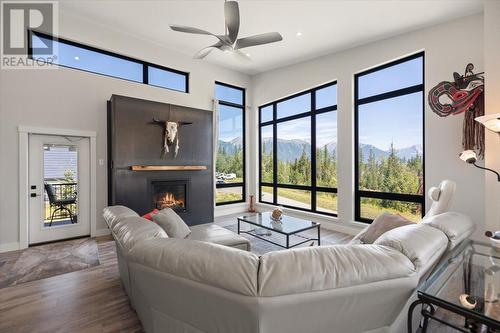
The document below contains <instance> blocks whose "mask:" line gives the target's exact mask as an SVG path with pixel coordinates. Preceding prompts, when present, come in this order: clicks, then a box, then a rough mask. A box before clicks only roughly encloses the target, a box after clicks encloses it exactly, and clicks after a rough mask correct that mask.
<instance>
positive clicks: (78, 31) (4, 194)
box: [0, 13, 250, 250]
mask: <svg viewBox="0 0 500 333" xmlns="http://www.w3.org/2000/svg"><path fill="white" fill-rule="evenodd" d="M60 19H61V21H60V25H59V35H60V36H62V37H64V38H67V39H72V40H75V41H79V42H81V43H84V44H88V45H93V46H96V47H100V48H104V49H108V50H112V51H114V52H117V53H121V54H125V55H128V56H131V57H135V58H138V59H142V60H146V61H149V62H152V63H157V64H160V65H164V66H167V67H172V68H175V69H179V70H183V71H187V72H189V73H190V93H189V94H185V93H181V92H175V91H171V90H167V89H162V88H156V87H150V86H146V85H142V84H138V83H133V82H128V81H125V80H120V79H115V78H110V77H105V76H101V75H96V74H92V73H86V72H82V71H78V70H73V69H66V68H60V69H55V70H40V69H38V70H2V71H0V72H1V73H0V75H1V81H0V85H1V89H0V91H1V96H0V110H1V113H0V172H1V185H0V250H1V249H12V248H15V246H17V245H16V244H17V242H18V241H19V230H18V225H19V224H18V205H19V202H18V191H19V189H18V133H17V126H19V125H28V126H38V127H50V128H63V129H78V130H88V131H95V132H97V158H98V159H104V160H106V156H107V152H106V101H107V100H108V99H109V98H110V97H111V95H112V94H120V95H126V96H132V97H138V98H144V99H149V100H154V101H159V102H166V103H173V104H180V105H185V106H189V107H195V108H200V109H208V110H210V109H211V108H212V99H213V96H214V81H215V80H218V81H222V82H226V83H230V84H233V85H237V86H241V87H248V86H249V82H250V79H249V77H248V76H247V75H245V74H239V73H236V72H233V71H230V70H226V69H223V68H220V67H217V66H213V65H210V64H208V63H207V62H203V61H195V60H192V59H191V58H190V57H189V56H186V55H184V54H180V53H177V52H175V51H171V50H168V49H166V48H162V47H161V46H158V45H152V44H150V43H147V42H144V41H141V40H138V39H135V38H133V37H130V36H127V35H124V34H122V33H120V32H116V31H112V30H110V29H109V27H102V26H96V25H94V24H92V23H91V22H87V21H85V20H83V19H81V18H78V17H73V16H71V15H69V14H68V13H61V15H60ZM247 98H250V96H247ZM106 203H107V172H106V166H105V165H104V166H99V165H98V166H97V229H98V230H99V229H101V230H102V229H105V228H106V227H105V224H104V221H103V220H102V217H101V213H100V212H101V211H102V209H103V208H104V207H105V206H106Z"/></svg>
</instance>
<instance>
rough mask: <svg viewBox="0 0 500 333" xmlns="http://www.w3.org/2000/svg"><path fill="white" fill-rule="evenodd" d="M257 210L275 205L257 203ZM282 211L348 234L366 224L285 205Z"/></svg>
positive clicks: (264, 209) (272, 207)
mask: <svg viewBox="0 0 500 333" xmlns="http://www.w3.org/2000/svg"><path fill="white" fill-rule="evenodd" d="M256 207H257V211H259V212H264V211H270V210H272V209H274V208H276V206H273V205H269V204H265V203H261V202H259V203H257V204H256ZM282 209H283V213H285V214H287V215H290V216H295V217H298V218H303V219H310V220H312V221H315V222H319V223H321V227H322V228H325V229H328V230H332V231H337V232H342V233H345V234H349V235H353V236H354V235H357V234H358V233H359V232H360V231H361V230H362V229H363V228H364V227H366V225H365V224H364V223H359V222H348V223H345V222H340V221H339V219H338V218H337V217H335V216H326V215H322V214H317V213H312V212H306V211H302V210H297V209H291V208H287V207H282Z"/></svg>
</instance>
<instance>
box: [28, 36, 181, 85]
mask: <svg viewBox="0 0 500 333" xmlns="http://www.w3.org/2000/svg"><path fill="white" fill-rule="evenodd" d="M33 35H35V36H39V37H42V38H45V39H50V40H51V41H55V42H58V43H62V44H66V45H70V46H74V47H78V48H82V49H85V50H89V51H93V52H97V53H100V54H104V55H107V56H110V57H115V58H118V59H123V60H127V61H131V62H135V63H137V64H139V65H142V84H146V85H148V86H150V87H156V88H160V89H167V90H171V91H176V92H181V93H186V94H189V76H190V74H189V72H183V71H180V70H177V69H173V68H169V67H165V66H162V65H158V64H153V63H151V62H148V61H144V60H139V59H136V58H132V57H129V56H125V55H123V54H119V53H115V52H111V51H107V50H103V49H99V48H96V47H93V46H90V45H85V44H82V43H78V42H75V41H72V40H68V39H64V38H60V37H55V36H53V35H49V34H46V33H43V32H40V31H35V30H32V29H29V30H28V58H29V59H32V60H34V58H33V47H32V40H33ZM56 65H57V66H59V67H64V68H70V69H73V70H78V71H82V72H87V73H92V74H97V75H102V76H107V77H112V78H115V79H119V80H124V81H128V82H134V83H139V84H141V82H140V81H134V80H129V79H126V78H123V77H119V76H114V75H108V74H102V73H98V72H93V71H89V70H85V69H81V68H78V67H72V66H66V65H60V64H56ZM149 67H154V68H157V69H160V70H164V71H166V72H171V73H174V74H179V75H182V76H184V78H185V79H184V80H185V87H184V90H177V89H173V88H167V87H163V86H159V85H154V84H150V83H149V80H148V68H149Z"/></svg>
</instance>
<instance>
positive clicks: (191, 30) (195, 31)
mask: <svg viewBox="0 0 500 333" xmlns="http://www.w3.org/2000/svg"><path fill="white" fill-rule="evenodd" d="M170 29H172V30H173V31H177V32H185V33H188V34H195V35H208V36H213V37H215V38H217V39H218V40H219V41H220V42H222V43H224V42H225V41H224V39H223V37H225V36H218V35H215V34H213V33H211V32H210V31H206V30H203V29H198V28H193V27H188V26H185V25H176V24H170Z"/></svg>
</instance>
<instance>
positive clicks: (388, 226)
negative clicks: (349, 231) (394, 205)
mask: <svg viewBox="0 0 500 333" xmlns="http://www.w3.org/2000/svg"><path fill="white" fill-rule="evenodd" d="M410 224H415V222H413V221H410V220H408V219H406V218H404V217H402V216H400V215H396V214H390V213H387V212H385V213H382V214H380V215H379V216H378V217H377V218H376V219H375V220H373V222H372V223H371V224H370V225H369V226H368V228H366V229H365V230H364V232H363V233H361V234H360V235H358V236H357V237H356V238H359V240H360V241H361V243H364V244H373V243H374V242H375V241H376V240H377V238H379V237H380V236H381V235H382V234H384V233H386V232H387V231H389V230H392V229H394V228H398V227H402V226H405V225H410Z"/></svg>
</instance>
